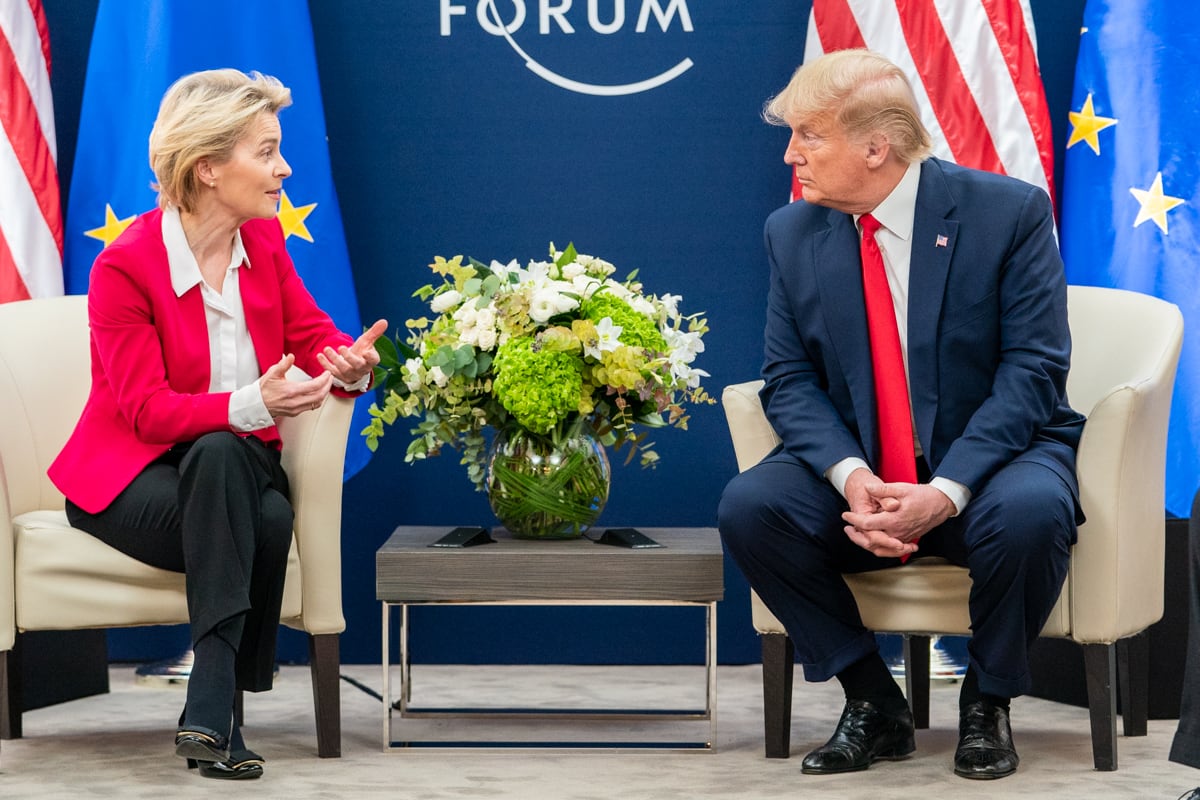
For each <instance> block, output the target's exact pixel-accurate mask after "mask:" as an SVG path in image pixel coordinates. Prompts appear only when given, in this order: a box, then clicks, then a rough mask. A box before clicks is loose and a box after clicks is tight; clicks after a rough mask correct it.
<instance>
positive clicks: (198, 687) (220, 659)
mask: <svg viewBox="0 0 1200 800" xmlns="http://www.w3.org/2000/svg"><path fill="white" fill-rule="evenodd" d="M192 653H193V659H192V672H191V675H190V676H189V677H188V686H187V709H186V711H185V719H186V722H185V725H184V727H192V726H197V727H202V728H208V729H210V730H214V731H216V732H217V733H219V734H221V735H222V736H228V735H229V732H230V727H231V725H232V724H233V696H234V659H235V658H236V656H237V652H236V651H235V650H234V649H233V646H232V645H230V644H229V642H227V641H225V640H224V639H222V638H221V637H220V636H218V635H217V634H216V633H215V632H213V633H209V634H207V635H206V636H204V637H202V638H201V639H200V641H198V642H196V644H195V645H193V647H192Z"/></svg>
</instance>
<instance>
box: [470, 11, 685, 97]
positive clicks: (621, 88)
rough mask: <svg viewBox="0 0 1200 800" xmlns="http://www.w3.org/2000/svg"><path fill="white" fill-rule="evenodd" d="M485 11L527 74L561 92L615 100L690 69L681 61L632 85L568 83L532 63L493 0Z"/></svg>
mask: <svg viewBox="0 0 1200 800" xmlns="http://www.w3.org/2000/svg"><path fill="white" fill-rule="evenodd" d="M488 11H490V12H491V15H492V21H493V22H494V23H495V24H496V27H497V28H498V29H499V30H500V34H501V35H502V36H503V37H504V40H505V41H506V42H508V46H509V47H511V48H512V49H513V51H514V52H516V54H517V55H519V56H520V57H521V58H522V59H523V60H524V61H525V66H526V67H528V68H529V70H530V71H531V72H533V74H535V75H537V76H538V77H540V78H541V79H542V80H544V81H547V82H549V83H553V84H554V85H555V86H558V87H559V88H562V89H566V90H567V91H570V92H578V93H579V94H593V95H599V96H601V97H615V96H617V95H623V94H637V93H638V92H647V91H650V90H651V89H657V88H658V87H659V86H662V85H663V84H664V83H668V82H670V81H673V80H675V79H676V78H678V77H679V76H680V75H682V74H683V73H685V72H687V71H688V70H689V69H691V68H692V66H693V62H692V60H691V59H690V58H685V59H684V60H683V61H680V62H679V63H678V64H676V65H675V66H673V67H671V68H670V69H669V70H667V71H666V72H663V73H661V74H659V75H655V76H654V77H653V78H646V79H645V80H641V81H635V82H634V83H621V84H610V85H603V84H598V83H583V82H581V81H576V80H572V79H571V78H567V77H565V76H563V75H559V74H558V73H557V72H553V71H551V70H549V69H546V68H545V67H543V66H542V65H541V64H539V63H538V62H537V61H536V60H534V59H532V58H530V57H529V54H528V53H526V52H525V51H524V50H522V49H521V45H519V44H517V43H516V41H514V40H513V38H512V34H510V33H509V32H508V28H507V27H506V26H505V25H504V23H503V22H501V21H500V12H499V11H497V10H496V0H488Z"/></svg>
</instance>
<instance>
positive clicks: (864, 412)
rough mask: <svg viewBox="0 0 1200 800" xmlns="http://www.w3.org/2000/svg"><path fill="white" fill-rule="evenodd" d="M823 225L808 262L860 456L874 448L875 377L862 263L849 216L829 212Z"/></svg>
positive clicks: (814, 241) (851, 219)
mask: <svg viewBox="0 0 1200 800" xmlns="http://www.w3.org/2000/svg"><path fill="white" fill-rule="evenodd" d="M828 220H829V227H828V228H827V229H825V230H824V231H822V232H820V233H819V234H817V235H816V236H815V237H814V239H813V262H812V263H814V264H815V265H816V274H817V286H818V292H819V293H820V296H821V308H822V309H824V311H825V314H826V324H827V325H828V332H829V335H830V336H831V337H832V341H833V349H834V352H835V353H837V359H838V362H839V364H840V365H841V368H842V374H843V375H844V376H845V378H846V385H847V388H848V389H849V393H850V398H851V401H852V402H853V404H854V416H855V418H856V419H857V420H858V430H859V431H860V436H861V438H862V445H863V452H866V453H874V452H875V450H876V439H877V437H876V431H875V428H876V422H875V379H874V377H873V376H872V373H871V344H870V341H869V340H868V338H867V312H866V305H865V303H864V300H863V285H862V264H861V262H860V261H859V255H858V251H859V240H858V230H857V229H856V228H855V227H854V218H853V217H852V216H850V215H849V214H844V213H842V212H840V211H831V212H829V217H828Z"/></svg>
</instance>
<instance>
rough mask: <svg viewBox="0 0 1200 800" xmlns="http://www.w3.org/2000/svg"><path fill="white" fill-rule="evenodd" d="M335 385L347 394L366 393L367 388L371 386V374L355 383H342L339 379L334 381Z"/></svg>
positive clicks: (368, 373)
mask: <svg viewBox="0 0 1200 800" xmlns="http://www.w3.org/2000/svg"><path fill="white" fill-rule="evenodd" d="M333 385H334V386H336V387H338V388H339V389H342V390H343V391H347V392H365V391H366V390H367V387H368V386H370V385H371V372H370V371H368V372H367V374H365V375H363V376H362V377H361V378H359V379H358V380H356V381H355V382H354V383H342V382H341V381H340V380H338V379H337V378H334V379H333Z"/></svg>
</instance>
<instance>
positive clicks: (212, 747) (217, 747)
mask: <svg viewBox="0 0 1200 800" xmlns="http://www.w3.org/2000/svg"><path fill="white" fill-rule="evenodd" d="M175 755H177V756H180V757H181V758H186V759H188V760H190V761H226V760H228V759H229V737H228V736H222V735H221V734H219V733H217V732H216V731H214V730H211V729H210V728H202V727H200V726H198V725H193V726H191V727H189V728H180V729H179V730H178V731H176V732H175Z"/></svg>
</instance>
